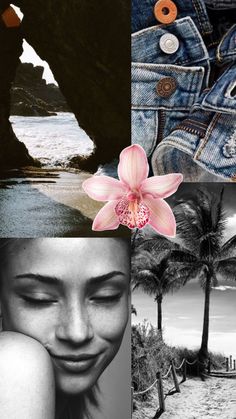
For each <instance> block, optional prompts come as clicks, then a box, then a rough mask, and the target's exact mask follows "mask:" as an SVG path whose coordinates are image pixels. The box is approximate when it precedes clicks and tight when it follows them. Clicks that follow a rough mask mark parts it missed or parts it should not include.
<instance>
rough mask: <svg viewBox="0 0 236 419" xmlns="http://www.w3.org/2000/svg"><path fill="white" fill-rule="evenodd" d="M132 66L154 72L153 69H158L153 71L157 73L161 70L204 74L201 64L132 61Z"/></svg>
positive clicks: (134, 68)
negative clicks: (184, 64) (186, 65)
mask: <svg viewBox="0 0 236 419" xmlns="http://www.w3.org/2000/svg"><path fill="white" fill-rule="evenodd" d="M132 67H133V70H136V69H143V70H148V71H149V70H150V71H153V72H155V71H154V70H158V73H157V72H155V73H156V74H159V73H160V71H163V73H164V72H165V71H167V70H168V71H172V72H173V71H174V72H176V73H186V72H187V73H190V74H191V73H192V74H193V75H195V73H202V74H204V67H202V66H192V67H184V66H177V65H175V64H152V63H137V62H134V63H132Z"/></svg>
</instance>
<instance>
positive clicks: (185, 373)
mask: <svg viewBox="0 0 236 419" xmlns="http://www.w3.org/2000/svg"><path fill="white" fill-rule="evenodd" d="M182 373H183V382H184V381H186V379H187V364H186V359H184V363H183V367H182Z"/></svg>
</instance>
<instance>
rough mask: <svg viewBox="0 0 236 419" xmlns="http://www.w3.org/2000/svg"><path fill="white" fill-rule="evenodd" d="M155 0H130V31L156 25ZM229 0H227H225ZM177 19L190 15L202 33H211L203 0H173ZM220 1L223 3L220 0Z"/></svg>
mask: <svg viewBox="0 0 236 419" xmlns="http://www.w3.org/2000/svg"><path fill="white" fill-rule="evenodd" d="M156 1H157V0H132V20H131V23H132V32H137V31H139V30H141V29H144V28H147V27H150V26H154V25H157V24H158V22H157V20H156V18H155V16H154V13H153V10H154V6H155V4H156ZM226 1H229V0H226ZM174 2H175V4H176V6H177V9H178V16H177V18H178V19H181V18H183V17H186V16H190V17H191V18H192V19H193V21H194V23H195V25H196V26H197V27H198V29H199V31H200V32H201V34H202V35H207V34H210V33H212V25H211V23H210V21H209V17H208V13H207V10H206V5H205V2H204V0H174ZM221 3H224V2H223V1H221Z"/></svg>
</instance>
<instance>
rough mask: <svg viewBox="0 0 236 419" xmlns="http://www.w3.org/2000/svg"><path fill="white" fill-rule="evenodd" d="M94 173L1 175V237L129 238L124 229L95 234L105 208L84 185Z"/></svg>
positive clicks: (32, 170)
mask: <svg viewBox="0 0 236 419" xmlns="http://www.w3.org/2000/svg"><path fill="white" fill-rule="evenodd" d="M90 176H91V174H90V173H86V172H81V171H62V170H46V169H35V168H27V169H25V170H11V171H6V172H3V173H1V174H0V203H1V204H0V219H1V228H0V237H2V238H3V237H5V238H6V237H8V238H10V237H77V236H78V237H81V236H86V237H88V236H114V235H116V236H123V237H124V236H127V237H129V234H130V233H129V230H128V229H127V228H124V227H120V228H119V229H118V230H116V231H113V232H109V231H105V232H100V233H97V232H93V231H92V229H91V227H92V220H93V218H94V217H95V215H96V214H97V212H98V211H99V209H100V208H101V207H102V206H103V205H104V203H103V202H97V201H94V200H92V199H90V198H89V197H88V196H87V195H86V194H85V193H84V192H83V190H82V187H81V185H82V183H83V181H84V180H85V179H87V178H88V177H90Z"/></svg>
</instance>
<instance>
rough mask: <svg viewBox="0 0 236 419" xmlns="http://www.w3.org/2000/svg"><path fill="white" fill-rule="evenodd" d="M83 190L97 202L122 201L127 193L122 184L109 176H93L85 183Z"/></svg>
mask: <svg viewBox="0 0 236 419" xmlns="http://www.w3.org/2000/svg"><path fill="white" fill-rule="evenodd" d="M82 188H83V189H84V191H85V192H86V193H87V194H88V196H90V198H92V199H95V200H96V201H113V200H115V199H121V198H122V196H124V194H125V193H126V191H127V188H126V187H125V185H123V184H122V182H120V181H119V180H117V179H114V178H112V177H109V176H92V177H90V178H89V179H86V180H85V181H84V182H83V184H82Z"/></svg>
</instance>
